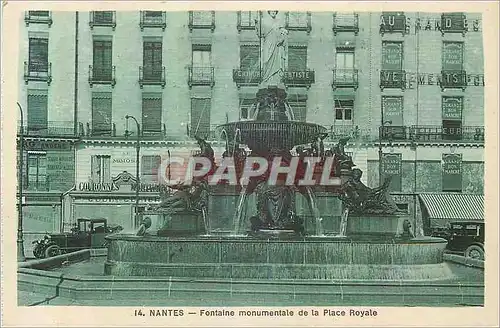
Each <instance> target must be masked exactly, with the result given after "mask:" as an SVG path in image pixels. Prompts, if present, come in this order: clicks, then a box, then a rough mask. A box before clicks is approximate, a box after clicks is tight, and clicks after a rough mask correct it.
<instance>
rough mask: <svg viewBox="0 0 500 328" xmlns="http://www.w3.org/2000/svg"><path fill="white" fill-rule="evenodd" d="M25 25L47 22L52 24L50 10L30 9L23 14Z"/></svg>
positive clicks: (49, 24)
mask: <svg viewBox="0 0 500 328" xmlns="http://www.w3.org/2000/svg"><path fill="white" fill-rule="evenodd" d="M24 22H25V23H26V26H29V25H30V23H31V24H47V25H48V26H49V27H50V26H52V12H50V11H42V10H30V11H27V12H25V14H24Z"/></svg>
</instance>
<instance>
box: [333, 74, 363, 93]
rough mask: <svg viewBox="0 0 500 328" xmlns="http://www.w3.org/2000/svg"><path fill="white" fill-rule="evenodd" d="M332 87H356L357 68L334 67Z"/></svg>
mask: <svg viewBox="0 0 500 328" xmlns="http://www.w3.org/2000/svg"><path fill="white" fill-rule="evenodd" d="M332 87H333V89H336V88H354V89H357V88H358V70H357V69H334V70H333V84H332Z"/></svg>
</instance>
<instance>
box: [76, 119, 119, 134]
mask: <svg viewBox="0 0 500 328" xmlns="http://www.w3.org/2000/svg"><path fill="white" fill-rule="evenodd" d="M82 125H83V123H82ZM80 130H81V131H80V133H81V134H82V136H85V137H116V124H115V123H111V124H92V123H88V122H87V124H86V128H85V129H83V127H80Z"/></svg>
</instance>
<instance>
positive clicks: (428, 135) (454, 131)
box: [379, 125, 484, 143]
mask: <svg viewBox="0 0 500 328" xmlns="http://www.w3.org/2000/svg"><path fill="white" fill-rule="evenodd" d="M379 131H380V134H379V135H380V139H381V140H386V141H398V140H399V141H414V142H418V141H421V142H425V141H428V142H443V141H450V142H457V141H458V142H477V143H483V142H484V127H483V126H462V127H458V128H448V127H443V126H436V125H412V126H383V127H380V130H379Z"/></svg>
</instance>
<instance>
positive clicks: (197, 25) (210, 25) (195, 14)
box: [188, 11, 215, 32]
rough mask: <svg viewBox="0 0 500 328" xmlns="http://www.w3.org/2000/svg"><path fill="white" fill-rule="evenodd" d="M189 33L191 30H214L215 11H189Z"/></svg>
mask: <svg viewBox="0 0 500 328" xmlns="http://www.w3.org/2000/svg"><path fill="white" fill-rule="evenodd" d="M188 27H189V31H190V32H192V31H193V29H210V30H211V31H212V32H213V31H214V30H215V11H190V12H189V24H188Z"/></svg>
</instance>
